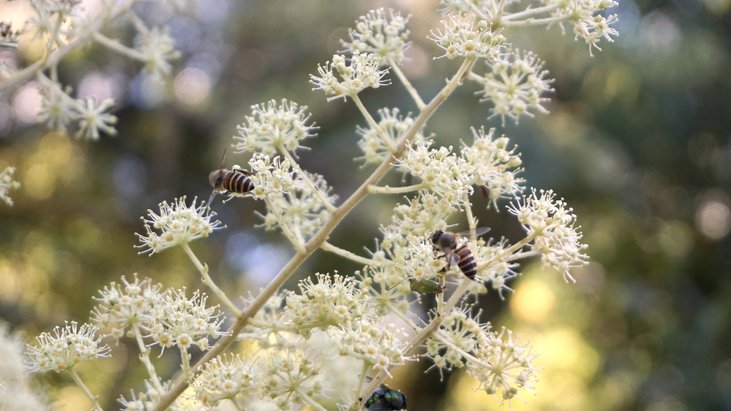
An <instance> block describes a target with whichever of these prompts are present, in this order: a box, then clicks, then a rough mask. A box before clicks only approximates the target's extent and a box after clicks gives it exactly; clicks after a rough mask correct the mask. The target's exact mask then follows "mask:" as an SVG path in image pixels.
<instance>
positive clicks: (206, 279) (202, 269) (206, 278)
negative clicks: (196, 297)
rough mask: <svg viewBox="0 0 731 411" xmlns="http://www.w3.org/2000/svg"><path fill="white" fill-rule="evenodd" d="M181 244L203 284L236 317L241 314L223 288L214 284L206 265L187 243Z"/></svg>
mask: <svg viewBox="0 0 731 411" xmlns="http://www.w3.org/2000/svg"><path fill="white" fill-rule="evenodd" d="M181 246H182V247H183V250H185V254H187V255H188V257H189V258H190V260H191V261H192V262H193V264H194V265H195V268H197V269H198V272H199V273H201V280H202V281H203V284H205V285H206V286H207V287H208V288H209V289H210V290H211V291H213V293H214V294H216V296H217V297H218V299H219V300H221V302H222V303H223V305H225V306H226V308H228V309H229V310H230V311H231V313H233V315H235V316H237V317H238V316H239V315H240V314H241V310H239V309H238V308H236V305H235V304H234V303H232V302H231V300H229V298H228V296H226V293H224V292H223V290H221V289H220V288H219V287H218V286H217V285H216V283H215V282H214V281H213V279H212V278H211V276H210V275H208V265H207V264H203V263H201V261H200V260H199V259H198V257H197V256H196V255H195V253H194V252H193V250H192V249H191V248H190V245H188V243H183V244H182V245H181Z"/></svg>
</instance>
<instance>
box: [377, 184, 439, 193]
mask: <svg viewBox="0 0 731 411" xmlns="http://www.w3.org/2000/svg"><path fill="white" fill-rule="evenodd" d="M425 188H428V185H427V184H425V183H419V184H412V185H410V186H402V187H389V186H376V185H372V186H368V192H369V193H371V194H406V193H410V192H412V191H418V190H422V189H425Z"/></svg>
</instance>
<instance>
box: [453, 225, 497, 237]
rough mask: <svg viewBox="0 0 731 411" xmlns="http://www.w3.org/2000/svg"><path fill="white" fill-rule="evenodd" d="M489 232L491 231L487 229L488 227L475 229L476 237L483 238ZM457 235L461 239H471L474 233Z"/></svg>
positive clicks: (467, 232)
mask: <svg viewBox="0 0 731 411" xmlns="http://www.w3.org/2000/svg"><path fill="white" fill-rule="evenodd" d="M489 231H490V227H487V226H483V227H477V228H476V229H475V237H482V236H483V235H485V234H487V233H488V232H489ZM455 234H456V235H458V236H460V237H469V236H470V235H472V231H470V230H465V231H460V232H458V233H455Z"/></svg>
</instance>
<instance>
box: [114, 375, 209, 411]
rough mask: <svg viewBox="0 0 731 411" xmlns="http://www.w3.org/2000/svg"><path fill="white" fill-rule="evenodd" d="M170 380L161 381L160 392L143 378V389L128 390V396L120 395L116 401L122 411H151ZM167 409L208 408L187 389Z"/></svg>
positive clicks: (185, 410) (171, 410) (191, 409)
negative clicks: (139, 390)
mask: <svg viewBox="0 0 731 411" xmlns="http://www.w3.org/2000/svg"><path fill="white" fill-rule="evenodd" d="M170 385H171V383H170V381H163V382H162V387H161V388H162V392H161V391H160V390H158V389H157V388H155V384H153V383H152V382H151V381H150V380H145V391H143V392H140V393H135V392H134V391H131V392H130V395H129V398H125V397H124V396H122V397H120V398H119V399H118V400H117V401H118V402H119V404H120V405H121V408H120V409H121V410H122V411H151V410H154V409H155V407H156V405H157V403H158V402H159V401H160V398H161V397H162V396H163V395H164V394H165V393H166V392H168V390H169V389H170ZM165 409H166V410H169V411H197V410H205V409H208V408H206V407H205V406H204V404H203V403H201V402H200V401H198V400H197V399H195V398H194V397H193V396H192V395H190V393H189V392H188V391H186V392H184V393H183V394H181V395H180V396H179V397H178V398H177V399H175V402H173V403H172V404H171V405H170V406H169V407H167V408H165Z"/></svg>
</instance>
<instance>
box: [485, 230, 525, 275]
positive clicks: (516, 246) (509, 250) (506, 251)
mask: <svg viewBox="0 0 731 411" xmlns="http://www.w3.org/2000/svg"><path fill="white" fill-rule="evenodd" d="M537 235H538V234H537V233H535V232H533V233H531V234H529V235H527V236H525V238H523V239H522V240H520V241H518V242H517V243H515V244H513V245H511V246H510V247H508V248H506V249H504V250H503V251H501V252H499V253H497V254H495V255H494V256H492V258H490V259H489V260H487V261H483V262H481V263H479V264H477V270H478V271H482V270H484V269H485V268H486V267H489V266H491V265H493V264H495V263H496V262H498V261H500V260H502V259H503V258H505V257H506V256H508V255H510V254H513V253H514V252H516V251H518V250H520V249H521V248H523V247H525V246H526V245H528V244H529V243H530V242H531V241H533V239H535V238H536V236H537Z"/></svg>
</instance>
